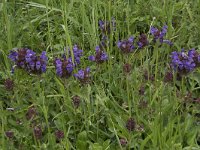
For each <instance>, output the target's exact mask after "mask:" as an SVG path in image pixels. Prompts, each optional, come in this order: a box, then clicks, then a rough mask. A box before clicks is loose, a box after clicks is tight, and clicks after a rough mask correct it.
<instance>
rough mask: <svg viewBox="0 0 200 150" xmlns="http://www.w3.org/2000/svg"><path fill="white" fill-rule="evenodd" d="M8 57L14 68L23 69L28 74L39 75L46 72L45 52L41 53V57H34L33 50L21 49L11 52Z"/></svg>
mask: <svg viewBox="0 0 200 150" xmlns="http://www.w3.org/2000/svg"><path fill="white" fill-rule="evenodd" d="M8 57H9V58H10V59H11V60H12V61H14V63H15V65H16V67H18V68H23V69H25V70H26V71H28V72H29V73H35V74H41V73H43V72H45V71H46V64H47V56H46V52H42V54H41V56H36V53H35V52H34V51H33V50H30V49H27V48H21V49H18V50H17V51H11V53H10V55H9V56H8Z"/></svg>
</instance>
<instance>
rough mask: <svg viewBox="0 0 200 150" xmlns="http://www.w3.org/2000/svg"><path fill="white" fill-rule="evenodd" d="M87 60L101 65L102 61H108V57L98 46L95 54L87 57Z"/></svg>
mask: <svg viewBox="0 0 200 150" xmlns="http://www.w3.org/2000/svg"><path fill="white" fill-rule="evenodd" d="M88 59H89V60H90V61H94V62H96V63H98V64H100V63H103V62H104V61H106V60H108V55H107V54H106V53H105V52H104V51H103V50H101V48H100V47H99V46H97V47H96V54H95V55H91V56H89V57H88Z"/></svg>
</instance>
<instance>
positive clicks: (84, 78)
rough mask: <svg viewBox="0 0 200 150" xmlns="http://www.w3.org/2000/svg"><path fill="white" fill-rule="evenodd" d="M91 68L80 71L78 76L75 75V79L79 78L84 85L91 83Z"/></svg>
mask: <svg viewBox="0 0 200 150" xmlns="http://www.w3.org/2000/svg"><path fill="white" fill-rule="evenodd" d="M89 74H90V68H89V67H87V68H86V69H84V70H79V71H78V73H77V74H74V77H75V78H77V79H78V80H79V81H80V82H81V83H82V84H87V83H89V81H90V76H89Z"/></svg>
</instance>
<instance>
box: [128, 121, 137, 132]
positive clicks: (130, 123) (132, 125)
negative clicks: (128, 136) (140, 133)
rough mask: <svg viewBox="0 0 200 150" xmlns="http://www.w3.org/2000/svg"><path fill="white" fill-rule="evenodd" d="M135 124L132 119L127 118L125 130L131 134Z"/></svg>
mask: <svg viewBox="0 0 200 150" xmlns="http://www.w3.org/2000/svg"><path fill="white" fill-rule="evenodd" d="M135 127H136V123H135V120H134V119H133V118H129V119H128V120H127V122H126V128H127V129H128V130H129V131H130V132H131V131H133V130H134V129H135Z"/></svg>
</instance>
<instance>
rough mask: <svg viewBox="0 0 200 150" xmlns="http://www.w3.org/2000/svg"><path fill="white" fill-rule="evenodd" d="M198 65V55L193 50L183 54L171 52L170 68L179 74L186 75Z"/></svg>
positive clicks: (199, 63) (199, 57)
mask: <svg viewBox="0 0 200 150" xmlns="http://www.w3.org/2000/svg"><path fill="white" fill-rule="evenodd" d="M199 65H200V55H199V53H198V52H197V51H196V50H195V49H191V50H189V51H188V52H185V51H184V49H182V51H181V52H176V51H174V52H172V54H171V67H172V69H173V70H174V71H176V72H178V73H179V74H187V73H189V72H191V71H193V70H194V69H195V68H196V67H198V66H199Z"/></svg>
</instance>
